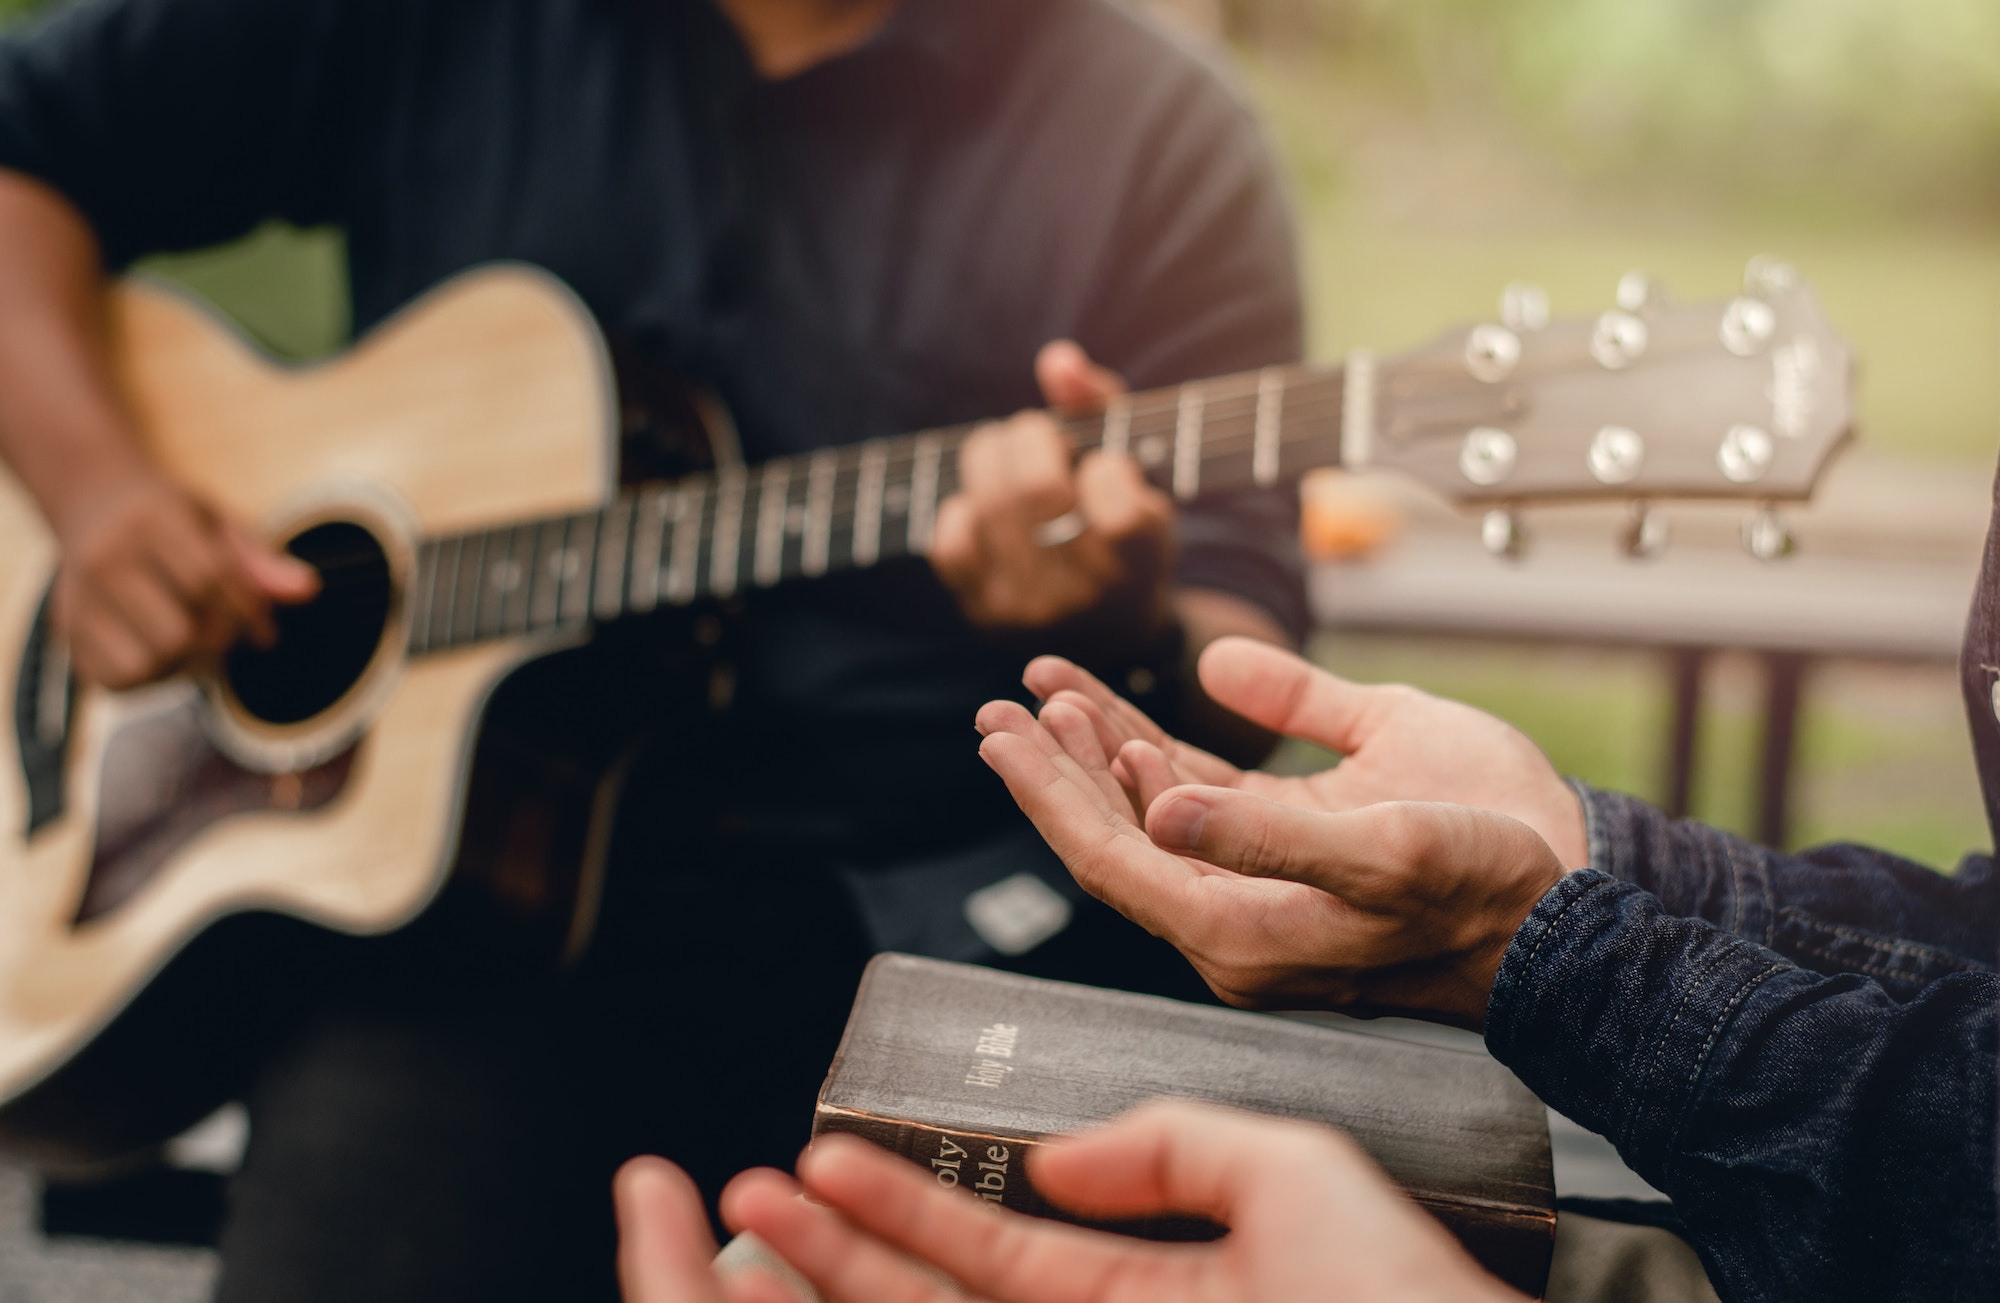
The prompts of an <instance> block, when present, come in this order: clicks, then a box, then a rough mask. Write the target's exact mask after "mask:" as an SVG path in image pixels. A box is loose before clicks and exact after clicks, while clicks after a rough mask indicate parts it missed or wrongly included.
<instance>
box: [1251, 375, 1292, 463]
mask: <svg viewBox="0 0 2000 1303" xmlns="http://www.w3.org/2000/svg"><path fill="white" fill-rule="evenodd" d="M1284 402H1285V378H1284V376H1283V374H1282V373H1280V372H1279V370H1278V368H1276V367H1265V368H1264V369H1263V370H1262V371H1260V372H1258V374H1257V416H1256V430H1255V434H1254V435H1253V436H1252V439H1253V445H1252V448H1251V452H1250V478H1251V480H1252V481H1253V482H1255V483H1256V485H1257V487H1258V488H1260V489H1268V488H1270V487H1271V486H1272V485H1273V484H1276V483H1277V482H1278V429H1279V426H1280V424H1281V421H1282V415H1281V414H1282V411H1283V407H1284Z"/></svg>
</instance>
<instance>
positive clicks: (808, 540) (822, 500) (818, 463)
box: [799, 448, 840, 576]
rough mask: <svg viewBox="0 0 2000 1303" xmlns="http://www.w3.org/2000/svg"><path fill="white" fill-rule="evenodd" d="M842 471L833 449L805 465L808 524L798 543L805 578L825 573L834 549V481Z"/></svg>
mask: <svg viewBox="0 0 2000 1303" xmlns="http://www.w3.org/2000/svg"><path fill="white" fill-rule="evenodd" d="M839 469H840V463H839V460H838V458H837V457H836V455H835V453H834V451H833V449H831V448H823V449H821V450H820V451H818V452H816V453H814V454H813V455H812V460H811V461H810V462H808V463H807V465H806V524H805V532H804V536H803V537H802V538H800V540H799V571H800V573H802V574H806V575H813V576H817V575H823V574H825V573H826V566H827V557H828V554H829V553H830V552H831V551H832V549H833V477H834V475H835V473H836V472H837V471H838V470H839Z"/></svg>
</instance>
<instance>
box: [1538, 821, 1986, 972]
mask: <svg viewBox="0 0 2000 1303" xmlns="http://www.w3.org/2000/svg"><path fill="white" fill-rule="evenodd" d="M1577 791H1578V794H1579V795H1580V796H1581V797H1582V798H1583V810H1584V821H1585V823H1586V825H1587V826H1588V829H1589V833H1590V864H1591V867H1592V868H1596V869H1601V870H1603V871H1604V872H1606V873H1608V874H1610V875H1611V876H1612V877H1614V878H1617V879H1619V880H1620V881H1623V882H1630V883H1633V884H1635V885H1636V886H1639V887H1642V888H1644V889H1645V890H1646V891H1648V892H1650V893H1652V894H1653V895H1654V896H1656V897H1657V898H1658V899H1659V901H1660V903H1661V904H1662V905H1664V906H1665V907H1666V909H1667V911H1668V912H1669V913H1672V914H1678V915H1680V916H1681V917H1683V918H1698V919H1701V920H1703V921H1705V922H1708V923H1712V924H1714V925H1715V926H1716V927H1719V928H1721V929H1722V930H1723V931H1725V932H1731V933H1734V934H1735V935H1737V936H1739V937H1742V938H1744V939H1745V940H1747V941H1755V942H1757V943H1758V944H1759V945H1762V946H1767V947H1769V948H1770V949H1772V950H1775V951H1777V952H1778V953H1779V954H1781V955H1783V956H1784V957H1785V958H1787V959H1789V960H1791V961H1792V962H1793V963H1795V964H1797V965H1799V967H1801V968H1809V969H1811V970H1813V971H1814V972H1819V973H1859V974H1862V975H1864V976H1868V977H1872V978H1874V979H1875V980H1876V981H1877V982H1879V983H1881V985H1882V987H1883V988H1884V989H1885V990H1887V991H1889V992H1890V994H1892V995H1895V996H1896V997H1898V998H1904V997H1907V996H1911V995H1914V994H1915V993H1917V992H1918V991H1920V990H1922V989H1923V987H1924V985H1925V984H1926V983H1928V982H1931V981H1933V980H1934V979H1936V978H1939V977H1943V976H1946V975H1948V974H1951V973H1957V972H1967V971H1972V972H1977V971H1989V972H1990V971H1992V970H1994V969H1996V968H2000V874H1996V873H1995V871H1994V864H1993V859H1992V857H1991V856H1986V855H1968V856H1967V857H1966V858H1965V860H1964V861H1963V862H1962V863H1960V865H1959V866H1958V870H1957V872H1955V873H1953V874H1952V875H1950V876H1949V877H1947V876H1945V875H1943V874H1940V873H1935V872H1933V871H1932V870H1930V869H1928V868H1926V867H1925V866H1923V865H1921V864H1913V863H1910V862H1909V861H1907V860H1900V859H1897V858H1896V857H1894V856H1892V855H1885V854H1883V853H1882V852H1880V851H1874V850H1869V849H1867V848H1866V847H1862V846H1852V845H1844V844H1843V845H1833V846H1821V847H1816V848H1814V849H1812V850H1808V851H1804V852H1802V853H1800V854H1798V855H1796V856H1793V855H1782V854H1779V853H1778V852H1776V851H1772V850H1769V849H1766V848H1765V847H1762V846H1756V845H1752V844H1751V843H1749V842H1746V841H1743V840H1741V839H1740V838H1736V837H1731V836H1730V835H1728V834H1727V833H1722V832H1718V831H1716V830H1715V829H1713V828H1709V827H1705V826H1704V825H1702V824H1698V823H1692V822H1689V821H1687V820H1681V819H1669V818H1667V817H1666V816H1665V815H1663V814H1661V813H1660V811H1658V810H1656V809H1654V808H1653V807H1652V806H1649V805H1647V804H1646V803H1645V802H1643V801H1639V800H1636V799H1634V798H1632V797H1629V796H1620V795H1618V794H1616V793H1612V792H1600V791H1596V790H1594V789H1592V788H1589V787H1586V786H1584V785H1583V784H1581V783H1579V784H1577Z"/></svg>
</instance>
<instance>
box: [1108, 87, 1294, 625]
mask: <svg viewBox="0 0 2000 1303" xmlns="http://www.w3.org/2000/svg"><path fill="white" fill-rule="evenodd" d="M1175 68H1176V71H1175V73H1174V74H1173V75H1172V76H1171V77H1166V76H1163V78H1162V80H1160V81H1158V82H1155V83H1154V84H1152V85H1151V86H1149V87H1148V88H1147V93H1148V94H1149V95H1150V96H1152V97H1154V100H1155V103H1156V109H1155V111H1154V112H1153V114H1152V117H1151V122H1150V128H1151V129H1150V132H1149V134H1148V135H1147V136H1146V137H1145V138H1144V139H1141V140H1139V141H1138V142H1136V144H1135V146H1134V156H1135V157H1137V158H1140V159H1142V160H1144V163H1143V166H1142V167H1140V168H1139V169H1138V171H1137V173H1136V174H1135V177H1134V182H1133V186H1132V189H1131V191H1130V193H1129V194H1128V197H1127V204H1126V210H1125V213H1124V215H1123V217H1122V219H1121V233H1120V236H1119V238H1118V239H1117V240H1116V241H1115V247H1116V248H1117V249H1118V250H1119V251H1120V253H1119V256H1118V257H1117V258H1116V259H1115V263H1116V265H1115V266H1113V267H1112V268H1110V269H1109V272H1108V274H1107V275H1106V276H1105V277H1104V279H1103V282H1102V284H1103V287H1104V289H1103V292H1102V293H1100V294H1099V295H1098V297H1097V299H1096V301H1095V303H1094V304H1093V306H1092V308H1091V311H1090V313H1089V316H1088V320H1087V324H1086V326H1085V328H1084V330H1083V331H1082V332H1081V334H1080V336H1079V338H1080V339H1081V340H1082V341H1083V342H1084V343H1085V345H1086V346H1087V347H1088V348H1089V349H1090V350H1091V352H1092V353H1093V355H1095V356H1097V357H1100V358H1103V359H1105V360H1106V361H1107V362H1109V363H1111V364H1112V365H1114V366H1116V367H1117V369H1118V370H1119V371H1120V372H1122V373H1123V375H1124V376H1125V379H1126V380H1127V382H1128V383H1130V384H1131V386H1132V387H1133V388H1134V389H1151V388H1157V387H1160V386H1164V385H1172V384H1178V383H1180V382H1182V381H1185V380H1194V379H1201V378H1206V377H1210V376H1218V375H1227V374H1231V373H1234V372H1240V371H1249V370H1254V369H1256V368H1258V367H1264V366H1272V365H1279V364H1290V363H1295V362H1297V361H1298V360H1299V356H1300V353H1301V352H1302V349H1303V320H1304V314H1303V306H1302V301H1301V292H1300V287H1299V273H1298V261H1297V250H1296V239H1295V235H1294V231H1293V226H1292V217H1291V207H1290V203H1289V200H1288V197H1287V195H1286V193H1285V188H1284V185H1283V184H1282V182H1281V181H1280V179H1279V176H1278V170H1277V166H1276V164H1275V161H1274V159H1273V158H1272V154H1271V150H1270V146H1269V143H1268V142H1267V141H1266V140H1265V138H1264V134H1263V132H1262V130H1261V129H1260V128H1259V127H1258V125H1257V122H1256V120H1255V118H1254V117H1253V116H1252V114H1251V113H1250V111H1249V109H1248V108H1247V107H1246V106H1245V105H1244V104H1243V103H1242V102H1241V100H1239V99H1238V98H1237V97H1236V96H1235V95H1234V94H1233V93H1232V92H1231V90H1230V88H1229V86H1228V84H1227V81H1226V78H1225V75H1224V74H1223V73H1222V72H1221V71H1220V70H1218V69H1216V68H1213V67H1210V66H1208V65H1207V64H1206V63H1205V62H1203V61H1200V60H1198V59H1192V58H1190V59H1186V60H1185V61H1184V62H1177V63H1176V65H1175ZM1178 524H1179V541H1180V561H1179V567H1178V571H1177V578H1178V579H1179V581H1180V582H1181V583H1182V584H1184V585H1190V586H1194V587H1201V588H1215V589H1220V590H1222V591H1224V592H1228V593H1232V594H1235V595H1236V596H1239V597H1242V598H1244V599H1245V600H1247V601H1250V602H1252V603H1254V604H1256V605H1257V606H1259V607H1261V608H1262V609H1263V610H1265V611H1267V612H1268V613H1270V615H1271V616H1272V617H1273V618H1274V619H1276V620H1277V622H1278V624H1279V625H1281V626H1282V627H1283V628H1284V629H1285V630H1286V632H1287V633H1288V634H1290V635H1291V636H1292V638H1293V639H1294V640H1295V641H1296V640H1299V639H1302V638H1303V637H1304V634H1305V631H1306V627H1307V623H1308V614H1307V607H1306V595H1305V564H1304V560H1303V558H1302V557H1301V556H1300V554H1299V545H1298V536H1299V497H1298V491H1297V489H1296V488H1294V487H1290V486H1287V487H1283V488H1276V489H1255V490H1245V491H1240V492H1230V493H1218V494H1212V495H1208V496H1206V497H1204V498H1202V499H1200V500H1199V501H1196V502H1194V503H1191V504H1189V505H1187V506H1186V507H1184V508H1183V509H1182V510H1181V512H1180V513H1179V522H1178Z"/></svg>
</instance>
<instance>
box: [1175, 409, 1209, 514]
mask: <svg viewBox="0 0 2000 1303" xmlns="http://www.w3.org/2000/svg"><path fill="white" fill-rule="evenodd" d="M1203 403H1204V394H1203V392H1202V387H1201V386H1200V385H1182V386H1181V393H1180V413H1179V416H1178V418H1177V419H1176V421H1175V424H1174V496H1175V497H1176V498H1179V499H1180V500H1181V501H1182V502H1186V501H1187V500H1188V499H1189V498H1192V497H1193V496H1194V495H1195V494H1196V493H1198V492H1200V490H1201V414H1202V407H1203Z"/></svg>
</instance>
